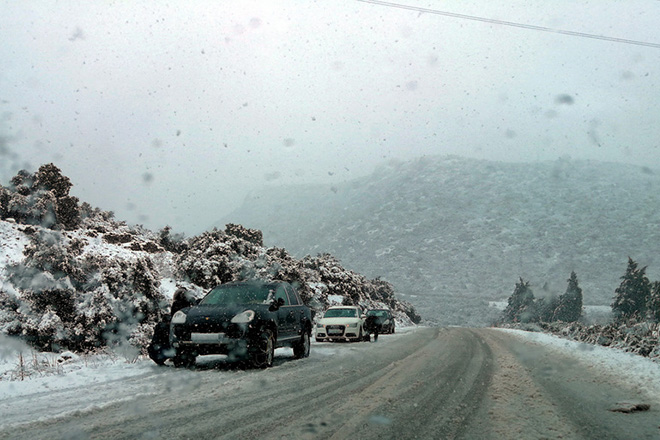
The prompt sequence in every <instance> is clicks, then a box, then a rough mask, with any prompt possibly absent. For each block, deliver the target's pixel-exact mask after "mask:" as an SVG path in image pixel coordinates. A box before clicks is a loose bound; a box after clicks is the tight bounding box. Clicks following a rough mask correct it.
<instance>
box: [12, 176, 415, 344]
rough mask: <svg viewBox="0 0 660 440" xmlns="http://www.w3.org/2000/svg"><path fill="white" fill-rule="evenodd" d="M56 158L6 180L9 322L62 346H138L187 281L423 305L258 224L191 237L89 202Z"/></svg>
mask: <svg viewBox="0 0 660 440" xmlns="http://www.w3.org/2000/svg"><path fill="white" fill-rule="evenodd" d="M70 187H71V183H70V182H69V179H68V178H67V177H65V176H62V175H61V173H60V170H59V169H57V167H55V166H54V165H52V164H49V165H47V166H42V167H41V168H40V169H39V171H38V172H37V173H35V175H32V174H30V173H28V172H21V173H19V175H18V176H17V177H16V178H14V179H13V180H12V183H11V185H10V186H7V187H3V186H0V244H1V246H2V247H1V249H2V251H1V252H0V334H4V335H9V336H21V338H22V339H24V340H25V341H26V342H28V343H29V344H31V345H32V346H34V347H38V348H42V349H48V350H52V351H60V350H62V349H69V350H74V351H78V352H87V351H95V350H97V349H99V348H103V347H105V346H111V347H113V348H122V347H123V348H125V349H126V350H129V351H133V352H134V355H135V356H136V355H137V354H138V353H139V352H140V351H144V349H145V347H146V345H147V344H148V342H149V340H150V338H151V333H152V329H153V326H154V324H155V323H156V322H158V321H159V320H161V319H163V317H164V315H166V314H167V313H169V306H170V304H171V301H172V295H173V292H174V290H176V288H177V287H179V286H181V287H185V288H187V289H188V290H189V291H191V293H193V295H194V296H196V297H201V296H202V295H203V294H204V293H205V292H206V291H208V289H210V288H212V287H215V286H216V285H218V284H221V283H226V282H232V281H247V280H253V279H259V280H280V281H288V282H291V283H293V284H294V285H296V286H297V287H298V290H299V292H300V294H301V297H302V298H303V300H304V301H305V302H306V303H307V304H308V305H310V306H311V307H312V308H313V309H316V310H317V311H320V310H323V309H324V308H325V307H326V306H327V305H328V304H330V303H333V302H337V301H339V302H342V303H345V304H359V305H361V306H362V307H363V308H371V307H383V306H387V307H390V308H391V309H392V310H393V311H394V313H395V315H396V317H397V319H398V321H399V323H400V324H401V325H410V324H412V322H413V321H416V322H418V321H419V316H418V315H417V314H416V312H415V311H414V309H413V308H412V307H411V306H410V305H409V304H407V303H405V302H403V301H400V300H399V299H398V298H397V297H396V296H395V292H394V290H393V289H392V286H391V285H390V284H389V283H387V282H386V281H383V280H379V279H372V280H370V279H367V278H365V277H364V276H362V275H360V274H358V273H356V272H353V271H350V270H346V269H345V268H344V267H342V266H341V264H340V263H339V262H338V261H337V260H336V259H335V258H334V257H332V255H330V254H327V253H326V254H323V255H318V256H315V257H309V258H305V259H296V258H293V257H292V256H291V255H289V253H288V252H287V251H286V250H285V249H283V248H266V247H264V246H263V241H262V240H263V239H262V234H261V232H260V231H258V230H253V229H252V230H251V229H246V228H244V227H242V226H240V225H235V224H229V225H227V226H226V227H225V228H224V229H223V230H218V229H214V230H212V231H207V232H204V233H202V234H200V235H198V236H194V237H190V238H184V237H183V236H180V235H177V234H173V233H172V232H171V230H170V228H164V229H163V230H161V231H159V232H157V233H156V232H153V231H150V230H147V229H144V228H143V227H141V226H128V225H127V224H126V223H125V222H121V221H117V220H115V219H114V216H113V214H112V213H110V212H104V211H101V210H100V209H93V208H91V206H89V205H88V204H85V203H83V204H79V202H78V200H77V199H76V198H75V197H71V196H69V195H68V190H69V188H70Z"/></svg>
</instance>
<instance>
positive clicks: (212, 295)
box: [200, 284, 274, 305]
mask: <svg viewBox="0 0 660 440" xmlns="http://www.w3.org/2000/svg"><path fill="white" fill-rule="evenodd" d="M273 295H274V289H272V287H270V286H266V285H260V284H241V285H224V286H218V287H216V288H215V289H213V290H211V292H209V294H208V295H206V296H205V297H204V299H203V300H202V301H201V302H200V305H225V304H268V303H269V302H270V301H272V299H273Z"/></svg>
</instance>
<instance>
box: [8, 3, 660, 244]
mask: <svg viewBox="0 0 660 440" xmlns="http://www.w3.org/2000/svg"><path fill="white" fill-rule="evenodd" d="M405 3H406V4H409V5H415V6H420V7H423V8H435V9H439V10H442V11H448V12H455V13H460V14H466V15H475V16H479V17H488V18H493V19H498V20H505V21H510V22H520V23H526V24H533V25H537V26H547V27H551V28H557V29H565V30H570V31H576V32H584V33H592V34H598V35H607V36H610V37H618V38H625V39H631V40H642V41H648V42H654V43H660V27H658V26H657V24H658V23H660V2H657V1H651V0H630V1H625V2H623V1H602V2H601V1H599V2H590V1H587V0H577V1H568V0H558V1H554V2H548V1H545V0H538V1H535V2H532V1H529V0H525V1H522V0H521V1H512V0H507V1H504V0H502V1H492V0H488V1H486V0H483V1H422V0H418V1H415V0H407V1H406V2H405ZM0 16H1V17H2V18H1V19H0V41H1V42H2V44H0V57H2V68H0V116H1V119H0V137H1V138H2V139H4V141H3V142H2V143H0V155H2V157H1V159H2V165H0V177H1V178H2V179H1V182H2V183H6V182H7V181H8V179H9V178H10V177H11V176H13V175H14V174H15V173H16V171H17V170H18V169H20V168H28V169H30V170H32V171H34V170H35V169H36V168H38V167H39V166H40V165H41V164H43V163H48V162H54V163H55V164H56V165H57V166H59V167H60V168H61V169H62V170H63V172H64V174H65V175H67V176H69V177H70V178H71V179H72V182H73V184H74V188H73V190H72V192H73V194H74V195H76V196H78V197H80V198H81V199H82V200H83V201H88V202H90V203H91V204H92V205H94V206H98V207H100V208H102V209H106V210H113V211H115V212H116V214H117V217H118V218H119V219H125V220H127V221H129V222H131V223H134V222H137V223H143V224H144V225H145V226H147V227H150V228H154V229H155V228H160V227H162V226H164V225H166V224H169V225H171V226H172V227H173V228H174V229H175V230H176V231H183V232H186V233H188V234H193V233H198V232H201V231H202V230H204V229H206V228H207V227H208V226H209V225H211V224H212V223H213V222H214V221H215V220H217V219H218V218H220V217H222V216H223V215H225V214H227V213H228V212H230V211H231V210H233V209H234V208H236V207H237V205H238V204H239V203H240V202H241V200H242V199H243V198H244V197H245V195H246V194H247V193H248V191H250V190H251V189H254V188H257V187H260V186H263V185H269V184H281V183H290V182H328V183H332V182H336V181H343V180H346V179H350V178H354V177H358V176H360V175H363V174H366V173H368V172H371V171H372V170H373V168H374V166H375V165H377V164H378V163H380V162H382V161H383V160H389V159H409V158H414V157H418V156H421V155H424V154H460V155H463V156H470V157H478V158H484V159H492V160H504V161H535V160H553V159H556V158H558V157H560V156H567V155H570V156H571V157H573V158H591V159H598V160H608V161H619V162H627V163H635V164H640V165H646V166H651V167H657V164H658V163H660V148H659V146H660V136H659V134H660V128H659V125H658V123H657V118H658V115H660V91H659V89H658V86H659V81H660V49H657V48H649V47H641V46H634V45H626V44H618V43H613V42H607V41H600V40H595V39H588V38H578V37H571V36H566V35H558V34H552V33H545V32H539V31H532V30H526V29H519V28H514V27H508V26H502V25H496V24H488V23H483V22H477V21H470V20H461V19H458V18H450V17H446V16H440V15H434V14H428V13H419V12H416V11H408V10H401V9H396V8H389V7H383V6H378V5H373V4H368V3H362V2H357V1H349V0H325V1H308V0H305V1H303V0H301V1H277V2H275V1H241V2H234V1H220V0H214V1H170V2H168V3H167V4H164V2H156V1H134V0H131V1H94V2H89V1H84V0H80V1H60V2H51V1H29V0H26V1H21V2H16V1H12V0H0Z"/></svg>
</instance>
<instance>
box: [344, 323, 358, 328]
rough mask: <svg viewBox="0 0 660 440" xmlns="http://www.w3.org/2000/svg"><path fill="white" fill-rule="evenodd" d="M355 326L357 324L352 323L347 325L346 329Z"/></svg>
mask: <svg viewBox="0 0 660 440" xmlns="http://www.w3.org/2000/svg"><path fill="white" fill-rule="evenodd" d="M357 325H358V323H357V322H353V323H351V324H348V325H347V326H346V327H357Z"/></svg>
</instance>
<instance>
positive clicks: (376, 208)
mask: <svg viewBox="0 0 660 440" xmlns="http://www.w3.org/2000/svg"><path fill="white" fill-rule="evenodd" d="M658 194H660V177H659V176H658V174H656V173H655V172H654V171H653V170H651V169H648V168H640V167H635V166H629V165H622V164H612V163H600V162H583V161H572V160H568V159H561V160H558V161H555V162H544V163H533V164H529V163H522V164H520V163H518V164H510V163H499V162H488V161H479V160H471V159H463V158H457V157H425V158H421V159H418V160H416V161H412V162H406V163H391V164H388V165H387V166H383V167H381V168H380V169H378V170H377V171H376V172H374V173H373V174H372V175H371V176H368V177H366V178H362V179H359V180H355V181H351V182H347V183H343V184H338V185H335V186H332V187H330V186H327V185H326V186H308V187H293V186H289V187H287V186H282V187H270V188H266V189H264V190H263V191H261V192H259V193H255V194H252V195H251V196H250V197H249V198H247V199H246V200H245V202H244V204H243V206H242V207H241V208H240V209H238V210H237V211H236V212H234V213H233V214H232V215H231V216H229V217H228V218H227V219H226V220H227V221H231V222H238V223H241V224H243V225H246V226H248V227H251V228H258V229H261V230H262V231H263V232H264V236H265V237H267V238H268V240H267V241H268V244H270V245H277V246H284V247H286V248H287V249H288V250H289V251H290V252H292V253H293V254H295V255H297V256H302V255H305V254H312V255H313V254H316V253H318V252H330V253H332V254H333V255H335V256H337V257H338V258H339V259H340V260H341V261H342V262H343V263H344V264H345V265H346V266H347V267H349V268H351V269H353V270H357V271H360V272H362V273H364V274H366V275H367V276H372V277H376V276H381V277H383V278H384V279H386V280H388V281H390V282H392V283H393V284H394V286H395V288H396V291H397V292H400V293H401V294H403V295H404V296H403V297H404V298H406V299H409V300H410V301H411V302H412V303H413V304H414V305H415V306H416V308H417V309H418V311H420V313H421V315H422V316H423V317H425V318H427V319H430V320H436V321H438V322H440V323H445V324H465V323H468V324H484V323H487V322H488V321H489V320H491V319H492V318H493V317H494V316H496V315H497V313H496V312H495V311H494V310H492V309H490V308H488V301H491V300H502V299H506V298H507V297H508V296H509V295H510V294H511V292H512V291H513V287H514V284H515V282H516V281H517V280H518V277H523V278H525V279H526V280H530V281H531V283H532V287H533V288H534V293H535V295H536V296H544V295H552V294H555V295H558V294H562V293H564V291H565V289H566V280H567V278H568V276H569V274H570V272H571V271H572V270H575V271H576V273H577V275H578V278H579V281H580V285H581V286H582V288H583V289H584V296H585V302H586V303H587V304H601V305H609V303H610V302H611V299H612V297H613V294H614V289H615V288H616V287H617V286H618V285H619V277H620V276H621V275H623V273H624V271H625V268H626V262H627V257H628V256H630V257H632V258H633V259H635V260H637V261H639V262H640V265H642V266H644V265H648V266H649V269H648V271H647V274H648V275H649V277H650V278H651V279H657V277H658V275H657V274H658V265H660V261H658V249H659V244H660V230H659V229H658V225H660V211H659V210H658V206H659V203H658V201H659V199H658V197H659V196H658ZM225 222H226V221H225ZM225 222H222V223H223V224H224V223H225ZM654 277H655V278H654Z"/></svg>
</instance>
